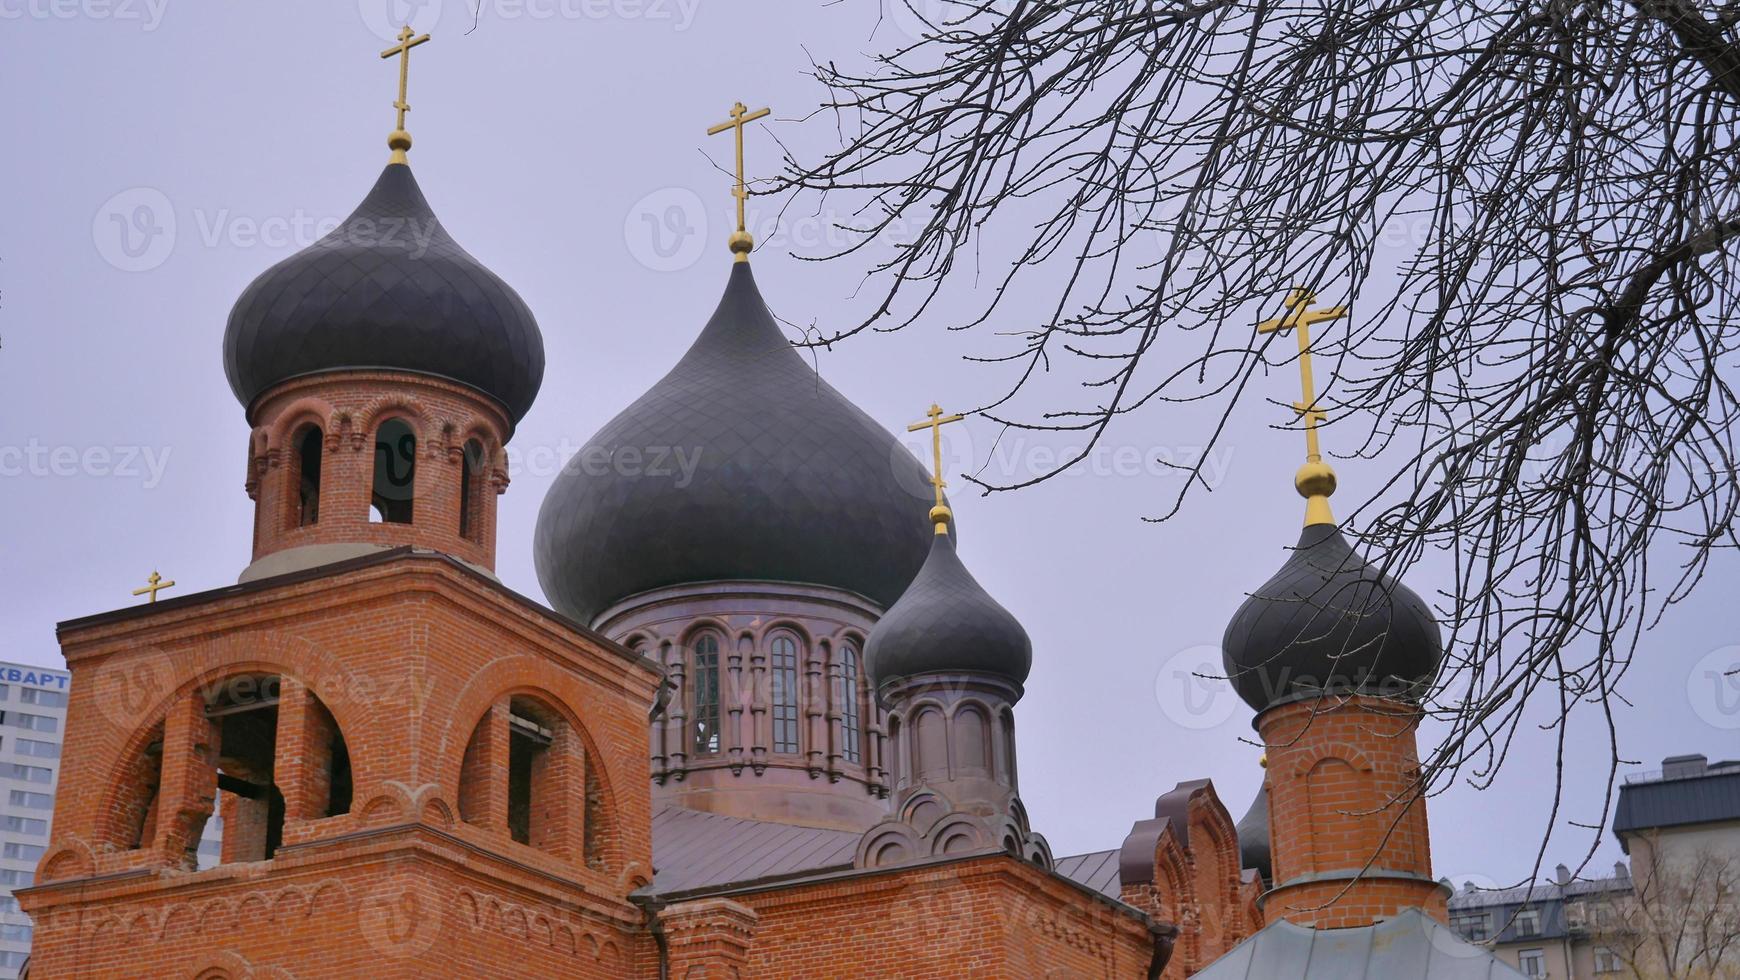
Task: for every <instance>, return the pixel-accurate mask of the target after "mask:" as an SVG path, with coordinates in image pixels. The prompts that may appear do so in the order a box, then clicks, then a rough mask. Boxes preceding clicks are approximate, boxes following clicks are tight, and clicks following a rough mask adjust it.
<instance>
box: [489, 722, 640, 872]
mask: <svg viewBox="0 0 1740 980" xmlns="http://www.w3.org/2000/svg"><path fill="white" fill-rule="evenodd" d="M504 762H505V763H506V766H505V767H504V766H503V765H502V763H504ZM602 785H603V784H602V783H601V782H600V780H599V777H598V776H597V775H596V774H594V773H592V772H591V766H589V765H588V760H587V754H586V750H585V747H584V744H583V743H582V740H581V736H580V732H579V730H578V729H577V728H575V726H574V725H573V724H572V723H570V721H569V719H568V716H566V715H564V714H563V713H561V712H559V711H557V710H556V709H555V708H554V707H553V706H552V705H551V704H550V703H549V702H546V701H544V700H542V699H540V698H537V697H534V696H531V695H514V696H512V697H511V698H509V699H507V700H506V701H505V702H499V703H498V704H497V705H496V706H495V707H493V708H491V709H490V711H489V712H487V713H486V714H485V715H484V716H483V718H482V719H481V720H480V721H479V722H478V723H477V727H476V728H475V729H473V731H472V735H471V742H470V744H468V745H467V746H466V749H465V757H464V759H463V760H462V761H461V763H460V774H459V818H460V819H461V820H464V821H465V822H467V823H470V824H473V825H476V826H482V827H487V828H489V829H491V830H494V831H496V832H498V833H499V832H502V831H505V832H506V833H507V835H508V836H509V837H511V838H512V839H513V840H515V841H518V842H519V843H521V844H525V845H528V846H530V847H535V848H537V849H539V850H541V851H544V852H546V853H549V854H553V855H555V856H556V857H559V858H561V859H563V860H566V861H571V862H574V863H576V864H579V863H585V864H587V865H589V866H591V867H601V866H602V861H603V855H604V850H605V848H606V847H607V845H608V841H609V840H610V829H609V826H608V821H607V818H605V817H604V816H603V805H602V801H603V792H602Z"/></svg>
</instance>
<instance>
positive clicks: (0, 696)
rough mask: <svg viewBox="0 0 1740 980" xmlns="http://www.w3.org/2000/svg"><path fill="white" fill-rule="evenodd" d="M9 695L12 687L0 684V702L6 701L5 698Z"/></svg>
mask: <svg viewBox="0 0 1740 980" xmlns="http://www.w3.org/2000/svg"><path fill="white" fill-rule="evenodd" d="M11 693H12V686H11V685H10V684H0V701H4V700H6V698H7V696H8V695H10V694H11Z"/></svg>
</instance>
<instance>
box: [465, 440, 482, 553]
mask: <svg viewBox="0 0 1740 980" xmlns="http://www.w3.org/2000/svg"><path fill="white" fill-rule="evenodd" d="M460 460H461V461H460V467H461V470H462V472H461V473H460V474H459V536H460V537H462V538H465V539H466V540H468V541H476V540H477V539H478V538H479V536H481V534H482V530H483V521H482V520H481V518H482V516H483V515H482V514H480V513H478V512H479V511H480V510H481V509H482V504H483V485H482V484H483V443H481V442H478V441H477V440H476V439H473V440H471V441H470V442H467V443H466V444H465V451H464V452H462V453H460Z"/></svg>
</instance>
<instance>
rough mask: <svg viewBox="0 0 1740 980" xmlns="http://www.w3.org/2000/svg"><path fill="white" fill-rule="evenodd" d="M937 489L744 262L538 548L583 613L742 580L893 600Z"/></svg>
mask: <svg viewBox="0 0 1740 980" xmlns="http://www.w3.org/2000/svg"><path fill="white" fill-rule="evenodd" d="M930 492H931V488H930V484H929V480H928V478H927V477H926V476H925V474H924V469H923V467H921V466H919V465H918V461H917V460H916V459H914V458H913V456H912V454H911V453H910V452H908V451H907V450H906V449H905V448H904V447H902V446H901V445H900V443H899V442H897V441H896V440H895V438H894V436H893V435H892V434H890V433H889V432H888V430H887V429H884V428H883V427H881V426H880V425H877V424H876V423H875V422H874V421H873V420H872V419H871V418H870V417H869V416H868V415H865V414H864V412H863V411H861V410H860V409H859V408H858V407H857V406H856V405H853V404H852V403H851V402H849V401H847V400H846V399H845V397H844V396H842V395H841V394H840V393H839V392H837V391H835V390H834V389H833V387H832V386H831V385H829V384H828V383H827V382H826V381H823V380H822V379H821V378H820V377H819V376H818V375H817V374H816V371H815V368H814V367H813V366H812V365H811V364H810V363H809V362H808V361H806V360H805V358H803V357H802V356H800V355H799V354H798V352H797V351H796V350H795V349H793V347H792V345H791V342H790V341H789V340H787V339H786V337H785V335H784V334H783V333H781V332H780V329H779V325H778V323H776V322H775V321H774V318H773V314H772V313H770V312H769V311H768V309H767V304H766V303H765V302H764V301H763V300H762V298H761V293H760V292H759V291H758V290H757V289H756V287H755V279H754V277H753V276H752V275H751V274H750V271H749V264H748V263H747V262H739V263H735V264H734V265H733V267H732V270H731V278H730V282H729V283H728V284H727V285H726V288H725V295H724V297H723V298H722V299H721V300H720V301H719V308H718V309H717V310H715V311H714V313H713V316H712V318H711V319H710V320H708V321H707V326H706V328H705V329H703V330H702V331H701V335H700V336H699V337H698V338H696V340H695V343H694V345H693V346H691V347H690V348H689V350H688V353H686V354H684V355H683V357H682V360H680V361H678V362H677V365H676V366H675V367H673V368H672V369H671V371H670V373H669V374H667V375H665V376H664V378H663V379H662V380H660V381H659V382H658V384H655V385H653V387H652V389H651V390H649V391H648V392H647V393H646V394H644V395H642V396H641V397H640V398H639V399H638V400H636V401H635V402H634V404H632V405H630V406H629V407H628V408H626V409H624V410H623V412H622V414H620V415H618V416H617V417H616V418H614V419H612V420H611V421H610V422H609V423H608V424H607V425H605V426H604V428H602V429H600V430H599V431H598V434H597V435H595V436H593V437H592V438H591V440H589V441H588V443H587V444H586V446H585V447H584V448H582V449H581V450H580V452H578V453H576V454H575V455H574V457H573V459H571V460H570V461H569V463H568V465H567V466H566V467H565V468H564V469H563V471H562V473H561V474H560V475H558V476H557V478H556V482H555V483H554V485H552V486H551V487H550V492H549V494H548V495H547V496H546V497H545V498H544V505H543V508H542V510H540V511H539V513H538V529H537V535H536V539H535V541H534V544H533V557H534V559H535V561H536V563H537V568H538V581H539V582H540V583H542V584H543V587H544V594H545V595H546V596H548V597H549V600H550V604H551V605H553V606H555V607H556V608H557V609H559V610H561V611H562V612H563V613H565V614H566V615H568V616H570V617H572V618H574V619H576V620H579V621H580V622H583V623H590V622H592V620H593V619H594V618H595V617H596V616H598V615H599V614H600V613H602V612H603V611H604V610H605V609H607V608H608V607H609V606H611V605H612V604H614V603H616V602H617V601H619V600H621V599H625V598H627V597H629V596H631V595H635V594H637V593H640V592H645V591H647V590H650V589H657V588H661V587H664V586H671V585H684V584H690V583H699V582H715V581H732V580H735V581H757V582H791V583H800V584H812V585H823V586H832V587H834V588H838V589H844V590H846V591H848V592H854V593H857V594H858V595H861V596H864V597H866V598H869V599H871V600H873V601H874V602H876V603H877V604H879V605H881V606H883V607H884V608H886V607H888V606H889V605H892V604H893V602H894V600H896V599H898V598H899V597H900V593H901V592H902V591H903V590H905V588H906V585H907V583H908V582H911V581H912V577H913V576H914V575H916V574H917V573H918V568H919V566H920V565H922V564H923V563H924V554H925V548H926V547H928V542H927V541H926V540H925V539H926V538H928V537H930V527H929V525H927V524H925V523H924V521H923V520H922V517H923V514H924V506H925V502H926V501H927V500H929V499H930Z"/></svg>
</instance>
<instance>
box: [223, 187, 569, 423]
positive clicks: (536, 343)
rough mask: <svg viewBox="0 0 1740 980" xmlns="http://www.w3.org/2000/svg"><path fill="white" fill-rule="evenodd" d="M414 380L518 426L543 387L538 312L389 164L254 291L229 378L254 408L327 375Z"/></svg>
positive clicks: (239, 308) (231, 352) (233, 325)
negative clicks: (482, 403)
mask: <svg viewBox="0 0 1740 980" xmlns="http://www.w3.org/2000/svg"><path fill="white" fill-rule="evenodd" d="M371 368H372V369H384V370H392V371H412V372H416V373H418V374H428V375H434V376H437V377H441V378H445V379H448V380H450V381H457V382H459V383H461V384H464V385H469V386H470V387H472V388H475V389H477V390H478V391H481V392H483V393H484V394H486V395H489V396H490V397H492V398H494V399H495V400H497V401H499V402H501V404H502V405H503V406H504V407H505V408H506V409H507V411H508V414H509V415H510V416H511V417H512V418H513V420H514V421H515V422H518V421H519V420H520V418H522V417H523V416H524V415H525V414H526V411H527V409H529V408H531V406H532V400H533V399H534V398H536V397H537V394H538V386H539V384H541V383H542V381H543V379H544V340H543V337H542V335H540V334H539V333H538V324H537V321H536V320H534V319H533V318H532V313H531V310H529V309H527V308H526V304H525V302H524V301H523V300H521V299H520V297H519V294H518V293H516V292H514V291H513V289H512V288H511V287H509V286H508V284H507V283H505V282H503V281H502V280H501V279H500V277H498V276H497V275H496V274H495V273H493V272H491V271H489V269H487V268H485V267H484V266H483V264H482V263H480V262H478V261H477V260H476V259H474V258H472V257H471V256H470V255H469V254H468V253H467V252H466V251H465V249H463V248H461V247H460V246H459V244H458V243H457V242H455V241H454V240H453V237H452V236H451V235H449V234H448V233H447V229H446V228H444V227H442V225H441V222H440V220H439V219H438V218H436V217H435V213H434V212H433V211H431V210H430V209H429V202H428V201H427V200H425V199H424V197H423V191H422V190H421V189H420V188H418V186H417V179H416V178H415V177H413V176H412V175H411V168H410V167H409V166H407V165H404V164H388V165H387V169H386V170H384V171H382V172H381V176H380V179H379V180H377V181H375V186H374V189H373V190H370V191H369V194H368V197H366V198H364V199H363V202H362V204H360V205H358V206H357V209H356V211H355V212H354V213H352V214H351V216H350V217H348V218H346V219H345V220H344V223H343V224H341V225H339V226H338V227H337V228H335V229H333V231H332V232H331V233H329V234H327V235H326V236H325V237H323V238H321V239H320V240H319V241H317V242H315V243H314V244H313V245H310V246H309V247H308V248H305V249H303V250H302V251H300V252H298V253H296V254H295V255H292V256H290V257H289V258H287V259H285V260H284V261H282V262H280V263H278V264H277V265H275V266H273V267H272V268H270V269H267V270H266V271H265V272H264V273H262V274H261V275H260V277H259V278H257V279H255V280H254V281H253V283H252V284H251V285H249V286H248V288H247V289H246V290H245V291H244V292H243V293H242V296H241V299H239V300H237V301H236V305H235V308H234V309H233V310H231V311H230V322H229V328H228V330H226V331H225V333H224V372H225V373H226V374H228V375H229V379H230V388H231V389H233V390H234V391H235V393H236V397H237V398H238V399H240V400H241V402H242V404H243V405H251V404H252V403H253V401H254V399H255V398H257V397H259V396H260V394H261V393H262V392H264V391H266V390H267V389H268V388H271V387H272V386H273V385H276V384H278V383H279V382H282V381H287V380H289V379H291V378H295V377H300V376H303V375H309V374H317V373H320V372H323V371H339V370H353V369H371Z"/></svg>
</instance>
